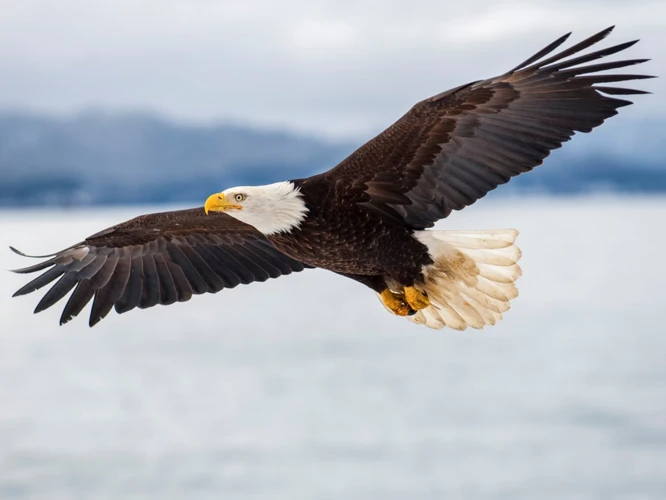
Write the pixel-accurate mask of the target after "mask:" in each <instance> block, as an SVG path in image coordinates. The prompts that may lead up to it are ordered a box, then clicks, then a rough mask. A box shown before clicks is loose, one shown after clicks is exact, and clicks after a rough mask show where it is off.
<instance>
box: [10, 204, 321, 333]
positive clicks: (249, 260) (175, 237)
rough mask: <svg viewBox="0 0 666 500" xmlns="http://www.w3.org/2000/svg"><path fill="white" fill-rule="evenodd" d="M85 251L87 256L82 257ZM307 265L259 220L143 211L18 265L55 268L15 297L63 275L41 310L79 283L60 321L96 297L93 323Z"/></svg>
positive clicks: (28, 269)
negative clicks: (274, 241)
mask: <svg viewBox="0 0 666 500" xmlns="http://www.w3.org/2000/svg"><path fill="white" fill-rule="evenodd" d="M82 249H83V250H85V249H88V250H87V252H86V251H82ZM82 253H85V255H83V256H82V257H80V258H77V257H78V256H79V255H80V254H82ZM306 267H309V266H307V265H305V264H302V263H301V262H298V261H296V260H294V259H292V258H290V257H288V256H286V255H284V254H283V253H281V252H279V251H278V250H276V249H275V247H274V246H273V245H271V243H270V242H269V241H268V240H267V239H266V237H265V236H264V235H263V234H261V233H260V232H259V231H257V230H256V229H255V228H253V227H252V226H249V225H247V224H244V223H242V222H240V221H238V220H236V219H234V218H233V217H230V216H228V215H226V214H220V213H217V214H210V215H208V216H207V215H206V214H204V211H203V209H202V208H193V209H189V210H178V211H174V212H163V213H157V214H151V215H142V216H140V217H136V218H134V219H132V220H129V221H127V222H123V223H122V224H118V225H116V226H113V227H111V228H109V229H105V230H104V231H100V232H99V233H97V234H94V235H92V236H90V237H88V238H86V239H85V240H84V241H82V242H81V243H77V244H76V245H73V246H71V247H69V248H67V249H65V250H63V251H61V252H58V253H57V254H55V255H54V256H53V257H51V258H50V259H48V260H46V261H44V262H41V263H39V264H37V265H35V266H31V267H26V268H23V269H17V270H15V272H17V273H33V272H37V271H42V270H44V269H48V271H46V272H45V273H44V274H42V275H40V276H38V277H37V278H36V279H34V280H33V281H31V282H30V283H28V284H27V285H25V286H23V287H22V288H21V289H19V290H18V291H17V292H16V293H15V294H14V296H18V295H24V294H26V293H30V292H33V291H35V290H38V289H40V288H42V287H44V286H46V285H48V284H49V283H52V282H53V281H55V280H56V279H58V278H59V280H58V281H57V282H56V284H55V285H53V286H52V287H51V289H50V290H49V291H48V292H47V293H46V294H45V295H44V297H43V298H42V300H41V301H40V302H39V304H37V307H36V308H35V312H40V311H42V310H44V309H46V308H48V307H51V306H52V305H53V304H55V303H56V302H57V301H59V300H60V299H62V298H63V297H64V296H65V295H67V293H69V292H70V291H71V290H72V288H74V287H75V286H76V288H75V289H74V293H72V295H71V296H70V298H69V300H68V301H67V304H66V305H65V308H64V310H63V312H62V316H61V317H60V324H64V323H67V322H68V321H69V320H71V319H72V318H73V317H75V316H77V315H78V314H79V313H80V312H81V311H82V310H83V308H84V307H85V305H86V304H87V303H88V302H89V301H90V300H91V299H94V300H93V306H92V310H91V312H90V326H93V325H95V324H96V323H97V322H99V321H100V320H101V319H102V318H104V317H105V316H106V315H107V314H108V313H109V311H110V310H111V308H112V307H115V309H116V312H118V313H124V312H127V311H130V310H132V309H134V308H135V307H138V308H140V309H144V308H147V307H152V306H155V305H157V304H163V305H168V304H173V303H174V302H184V301H187V300H189V299H190V298H191V297H192V295H193V294H194V295H198V294H202V293H206V292H212V293H214V292H219V291H220V290H222V289H223V288H234V287H235V286H237V285H239V284H241V283H242V284H248V283H252V282H253V281H266V280H267V279H269V278H277V277H279V276H282V275H283V274H290V273H292V272H296V271H302V270H303V269H304V268H306Z"/></svg>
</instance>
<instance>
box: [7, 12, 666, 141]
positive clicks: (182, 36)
mask: <svg viewBox="0 0 666 500" xmlns="http://www.w3.org/2000/svg"><path fill="white" fill-rule="evenodd" d="M0 7H1V8H2V11H3V16H2V19H1V20H0V72H1V74H2V75H3V78H2V80H1V81H0V108H4V109H8V108H13V109H17V108H19V109H25V108H27V109H32V110H35V111H45V112H50V113H72V112H77V111H80V110H83V109H86V108H89V107H97V108H99V107H103V108H112V109H150V110H153V111H157V112H160V113H164V114H166V115H168V116H171V117H174V118H179V119H184V120H189V121H196V122H202V121H204V122H205V121H211V120H220V119H223V120H224V119H227V120H228V119H232V120H236V121H243V122H248V123H258V124H269V125H278V126H287V127H290V128H295V129H299V130H306V131H310V132H314V133H323V134H328V135H333V136H348V137H349V136H357V135H359V134H368V133H371V132H374V131H377V130H379V129H381V128H382V127H383V126H385V125H387V124H388V123H390V122H391V121H392V120H394V119H396V118H397V117H398V116H400V115H401V114H402V113H403V112H404V111H406V110H407V109H408V108H409V106H411V104H413V103H414V102H415V101H417V100H419V99H422V98H424V97H426V96H428V95H431V94H433V93H436V92H439V91H441V90H444V89H446V88H448V87H451V86H455V85H459V84H461V83H464V82H466V81H469V80H472V79H478V78H483V77H487V76H491V75H493V74H496V73H498V72H502V71H504V70H506V69H507V68H509V67H511V66H513V65H515V64H516V63H517V62H518V61H519V60H521V59H523V58H525V57H527V56H528V55H530V54H531V53H533V52H535V51H536V50H538V49H539V48H541V47H542V46H543V45H545V44H546V43H548V42H550V41H551V40H552V39H554V38H555V37H557V36H559V35H561V34H562V33H565V32H567V31H571V30H574V31H575V33H574V37H575V38H576V39H580V38H581V37H584V36H586V35H589V34H591V33H592V32H595V31H596V30H599V29H601V28H603V27H605V26H607V25H610V24H618V29H617V30H616V33H614V34H613V36H612V38H611V40H610V41H609V43H613V42H621V41H625V40H628V39H631V38H642V39H643V42H642V43H641V44H639V45H638V46H637V47H635V48H632V49H630V51H627V56H628V57H651V56H652V57H656V56H658V55H659V53H658V47H661V46H663V45H665V44H666V35H665V34H664V32H665V30H664V29H663V28H664V23H663V19H664V18H666V5H665V4H663V2H660V1H656V0H651V1H642V2H634V3H632V4H628V3H626V2H603V3H601V2H594V1H584V2H553V1H547V2H540V3H539V6H538V7H535V6H534V3H533V2H511V3H503V4H500V5H498V4H497V3H496V2H491V1H487V0H472V1H467V2H464V3H463V2H457V3H451V2H442V1H421V2H398V1H393V2H379V1H372V2H363V3H360V2H351V1H343V2H339V1H315V2H311V1H305V0H291V1H284V2H280V3H279V4H278V3H274V2H270V1H268V0H255V1H253V2H244V3H243V4H242V5H240V4H238V5H235V4H232V3H231V2H216V1H210V0H200V1H195V2H192V1H184V0H183V1H175V2H158V1H157V0H152V1H144V2H134V1H130V0H119V1H116V2H113V3H111V2H94V3H93V2H83V1H81V0H62V1H60V2H57V3H54V2H48V1H46V0H25V1H23V2H20V3H19V2H14V1H13V0H12V1H9V0H4V1H2V2H0ZM664 69H666V64H665V63H664V62H663V61H654V62H651V63H649V66H648V65H646V68H645V71H648V72H651V73H653V74H658V75H660V74H663V73H664V71H663V70H664ZM641 88H645V89H647V90H652V91H658V90H659V89H660V88H663V83H662V82H661V81H652V82H646V83H644V84H642V85H641ZM664 95H665V93H664V92H657V94H656V95H654V96H651V97H650V105H649V106H648V105H641V111H642V113H647V114H652V115H656V114H661V115H663V114H664V112H666V98H665V97H664Z"/></svg>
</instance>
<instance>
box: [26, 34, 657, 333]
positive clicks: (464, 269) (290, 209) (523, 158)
mask: <svg viewBox="0 0 666 500" xmlns="http://www.w3.org/2000/svg"><path fill="white" fill-rule="evenodd" d="M611 31H612V28H608V29H606V30H603V31H601V32H600V33H597V34H596V35H593V36H591V37H590V38H587V39H586V40H583V41H582V42H580V43H578V44H575V45H573V46H571V47H569V48H568V49H565V50H562V51H561V52H559V53H556V54H555V55H552V56H550V57H548V56H549V54H551V53H552V52H553V51H554V50H555V49H557V48H558V47H559V46H560V45H561V44H562V43H563V42H564V41H565V40H566V39H567V38H568V37H569V35H565V36H563V37H561V38H559V39H558V40H556V41H555V42H553V43H551V44H550V45H548V46H547V47H545V48H544V49H542V50H541V51H539V52H538V53H537V54H535V55H534V56H532V57H530V58H529V59H527V60H526V61H524V62H523V63H521V64H519V65H518V66H516V67H515V68H514V69H512V70H511V71H509V72H507V73H505V74H503V75H501V76H497V77H494V78H489V79H487V80H481V81H476V82H472V83H468V84H466V85H462V86H460V87H457V88H455V89H452V90H448V91H446V92H442V93H441V94H438V95H436V96H434V97H431V98H429V99H426V100H424V101H421V102H419V103H417V104H416V105H414V106H413V107H412V109H410V110H409V111H408V112H407V114H405V115H404V116H403V117H402V118H400V119H399V120H398V121H397V122H395V123H394V124H393V125H391V126H390V127H389V128H387V129H386V130H385V131H384V132H382V133H381V134H379V135H378V136H377V137H375V138H374V139H372V140H371V141H369V142H367V143H366V144H365V145H363V146H361V147H360V148H359V149H358V150H356V151H355V152H353V153H352V154H351V155H350V156H349V157H348V158H346V159H345V160H343V161H342V162H341V163H340V164H339V165H337V166H336V167H334V168H332V169H331V170H329V171H328V172H324V173H322V174H318V175H315V176H312V177H308V178H305V179H294V180H290V181H285V182H279V183H275V184H270V185H267V186H242V187H235V188H230V189H226V190H225V191H222V192H220V193H217V194H213V195H211V196H210V197H209V198H208V199H207V200H206V203H205V206H204V207H203V208H195V209H190V210H180V211H174V212H164V213H157V214H150V215H142V216H140V217H137V218H135V219H132V220H130V221H127V222H124V223H122V224H118V225H116V226H113V227H111V228H109V229H106V230H104V231H101V232H100V233H97V234H95V235H93V236H91V237H89V238H87V239H85V240H84V241H82V242H80V243H77V244H75V245H72V246H71V247H69V248H66V249H64V250H62V251H60V252H57V253H55V254H53V255H49V256H45V258H47V260H45V261H43V262H41V263H39V264H36V265H34V266H31V267H26V268H23V269H18V270H16V271H15V272H18V273H33V272H39V271H44V272H43V274H40V275H39V276H38V277H37V278H36V279H34V280H33V281H31V282H30V283H28V284H27V285H25V286H23V287H22V288H21V289H19V290H18V291H17V292H16V293H15V296H16V295H24V294H27V293H30V292H33V291H35V290H38V289H40V288H43V287H44V286H46V285H49V284H51V283H53V282H54V281H55V280H58V281H56V283H55V284H54V285H52V286H51V288H50V289H49V290H48V291H47V292H46V294H45V295H44V297H43V298H42V299H41V301H40V302H39V303H38V305H37V307H36V309H35V312H39V311H41V310H43V309H46V308H48V307H50V306H52V305H53V304H55V303H56V302H58V301H59V300H60V299H62V298H64V297H65V296H66V295H67V294H69V293H70V292H71V291H72V289H73V290H74V291H73V292H72V293H71V295H70V296H69V299H68V300H67V303H66V305H65V307H64V309H63V312H62V316H61V318H60V323H61V324H63V323H66V322H67V321H69V320H70V319H72V318H73V317H75V316H77V315H78V314H79V313H80V312H81V311H82V310H83V308H84V307H85V305H86V304H87V303H88V302H90V301H91V300H92V301H93V304H92V309H91V312H90V321H89V324H90V325H91V326H92V325H94V324H96V323H97V322H99V321H100V320H101V319H102V318H104V317H105V316H106V315H107V314H108V313H109V312H110V311H111V309H112V308H115V310H116V312H118V313H124V312H127V311H129V310H131V309H134V308H137V307H138V308H146V307H151V306H154V305H157V304H171V303H173V302H176V301H179V302H183V301H187V300H189V299H190V298H191V297H192V295H196V294H202V293H207V292H212V293H214V292H218V291H220V290H222V289H224V288H233V287H235V286H237V285H238V284H241V283H243V284H247V283H251V282H253V281H265V280H267V279H269V278H277V277H279V276H282V275H283V274H290V273H292V272H296V271H301V270H303V269H305V268H308V267H319V268H323V269H327V270H330V271H333V272H335V273H338V274H340V275H342V276H346V277H348V278H351V279H353V280H356V281H358V282H360V283H363V284H364V285H366V286H368V287H369V288H371V289H372V290H374V291H375V292H376V294H377V295H378V297H379V299H380V300H381V302H382V303H383V305H384V306H385V307H386V308H387V309H388V310H389V311H390V312H392V313H393V314H395V315H398V316H404V317H407V318H408V319H410V320H411V321H414V322H416V323H421V324H425V325H426V326H429V327H431V328H442V327H444V326H448V327H450V328H454V329H457V330H463V329H465V328H467V327H472V328H482V327H483V326H485V325H489V324H495V323H496V322H497V321H498V320H499V319H501V317H502V314H503V313H504V312H505V311H507V310H508V309H509V301H510V300H511V299H513V298H514V297H516V296H517V294H518V291H517V288H516V285H515V281H516V280H517V279H518V278H519V277H520V275H521V270H520V267H519V266H518V264H517V262H518V260H519V259H520V250H519V249H518V247H517V246H516V245H515V243H514V242H515V239H516V236H517V235H518V232H517V231H516V230H513V229H508V230H483V231H434V230H429V229H428V228H430V227H432V226H433V225H434V223H435V222H436V221H437V220H439V219H443V218H445V217H448V216H449V215H450V214H451V212H452V211H454V210H461V209H463V208H464V207H466V206H468V205H471V204H472V203H474V202H475V201H476V200H478V199H479V198H482V197H483V196H485V195H486V193H488V192H489V191H491V190H493V189H495V188H496V187H497V186H498V185H500V184H504V183H506V182H508V181H509V180H510V179H511V177H514V176H516V175H519V174H521V173H523V172H528V171H530V170H532V169H533V168H534V167H536V166H537V165H540V164H541V163H542V162H543V160H544V158H546V157H547V156H548V155H549V154H550V151H552V150H553V149H556V148H559V147H560V146H561V145H562V143H563V142H565V141H568V140H569V139H570V138H571V137H572V136H573V135H574V133H575V132H590V131H591V130H592V129H593V128H595V127H597V126H599V125H601V124H602V123H603V122H604V120H606V119H607V118H609V117H611V116H613V115H615V114H617V109H618V108H620V107H622V106H626V105H629V104H631V102H630V101H627V100H624V99H620V98H618V97H615V96H617V95H630V94H644V93H646V92H644V91H641V90H635V89H631V88H623V87H617V86H615V84H616V83H618V82H623V81H628V80H638V79H644V78H651V77H650V76H647V75H638V74H617V73H610V74H609V73H605V71H607V70H613V69H617V68H623V67H627V66H632V65H635V64H639V63H642V62H645V61H646V59H630V60H620V61H611V62H594V63H593V64H588V63H592V62H593V61H597V60H598V59H601V58H603V57H605V56H609V55H612V54H615V53H617V52H620V51H622V50H624V49H626V48H628V47H630V46H632V45H633V44H634V43H636V42H635V41H632V42H627V43H623V44H619V45H615V46H612V47H608V48H605V49H601V50H597V51H591V52H587V53H583V54H581V52H583V51H584V50H585V49H587V48H589V47H591V46H592V45H594V44H596V43H597V42H599V41H601V40H602V39H604V38H605V37H606V36H607V35H608V34H609V33H610V32H611ZM609 84H610V85H609ZM15 251H16V252H17V253H20V252H18V251H17V250H15ZM22 255H23V254H22Z"/></svg>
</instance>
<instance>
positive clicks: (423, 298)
mask: <svg viewBox="0 0 666 500" xmlns="http://www.w3.org/2000/svg"><path fill="white" fill-rule="evenodd" d="M405 300H406V301H407V304H409V306H410V307H411V308H412V309H414V310H415V311H420V310H421V309H425V308H426V307H428V306H429V305H430V299H428V296H427V295H426V294H425V293H424V292H421V291H420V290H417V289H416V288H414V287H413V286H406V287H405Z"/></svg>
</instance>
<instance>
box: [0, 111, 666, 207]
mask: <svg viewBox="0 0 666 500" xmlns="http://www.w3.org/2000/svg"><path fill="white" fill-rule="evenodd" d="M613 125H615V126H614V128H613ZM607 127H609V128H610V130H608V129H607V130H606V134H605V135H597V136H595V134H599V132H598V131H596V132H595V133H593V134H591V135H590V139H588V137H587V135H584V136H585V137H584V138H579V137H576V138H574V141H572V143H571V144H567V145H566V147H565V148H563V149H561V150H557V151H555V152H554V153H553V154H552V155H551V157H550V158H548V159H547V160H546V164H545V165H544V166H543V167H539V168H537V169H536V170H535V171H534V172H532V173H530V174H529V175H523V176H520V177H519V178H517V179H514V180H512V181H511V182H510V184H509V185H508V187H509V189H507V187H505V188H504V189H501V190H498V193H514V194H515V193H516V192H534V191H537V192H544V193H553V194H557V193H580V192H588V191H600V190H601V191H617V192H662V191H663V192H666V162H665V161H664V160H663V154H662V153H661V152H660V151H662V148H663V140H664V138H666V137H665V135H664V132H663V131H665V130H666V119H665V120H654V119H653V120H652V121H651V122H650V123H640V124H638V125H637V124H631V123H629V124H627V123H624V124H622V123H620V122H618V123H617V124H614V122H613V121H612V120H611V122H610V123H609V124H606V125H604V127H603V128H604V129H606V128H607ZM637 127H638V128H637ZM643 129H644V130H645V131H646V132H645V133H643V132H642V130H643ZM594 137H597V138H596V139H592V138H594ZM609 137H610V139H609ZM368 138H369V137H367V138H359V140H358V142H356V143H352V142H331V141H326V140H323V139H320V138H317V137H308V136H305V135H299V134H296V133H291V132H285V131H276V130H268V129H259V128H251V127H247V126H240V125H234V124H221V125H210V126H193V125H184V124H180V123H174V122H169V121H167V120H164V119H162V118H159V117H156V116H153V115H149V114H141V113H135V114H108V113H99V112H96V113H87V114H82V115H79V116H76V117H73V118H68V119H64V118H47V117H42V116H38V115H30V114H26V113H0V205H2V206H13V205H22V206H25V205H26V204H27V205H30V206H35V205H81V204H125V203H132V204H136V203H174V202H175V203H179V202H192V203H193V204H201V203H202V202H203V200H205V198H206V197H207V196H208V195H209V194H210V193H211V192H213V191H216V190H222V189H224V188H226V187H230V186H235V185H246V184H264V183H269V182H275V181H279V180H284V179H294V178H299V177H305V176H308V175H312V174H314V173H317V172H320V171H322V170H326V169H328V168H330V167H332V166H334V165H335V164H336V163H338V162H339V161H340V160H342V159H343V158H344V157H346V156H347V155H348V154H349V153H351V152H352V151H353V150H354V149H355V148H356V147H358V146H359V145H361V144H362V143H363V142H365V140H367V139H368ZM600 141H602V142H600Z"/></svg>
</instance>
